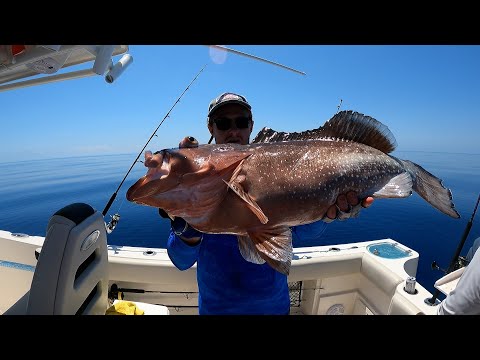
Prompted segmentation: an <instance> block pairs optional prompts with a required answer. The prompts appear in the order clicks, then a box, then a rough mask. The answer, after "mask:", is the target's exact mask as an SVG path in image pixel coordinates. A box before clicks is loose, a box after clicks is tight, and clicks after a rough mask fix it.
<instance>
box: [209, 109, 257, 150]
mask: <svg viewBox="0 0 480 360" xmlns="http://www.w3.org/2000/svg"><path fill="white" fill-rule="evenodd" d="M251 117H252V114H251V113H250V111H248V110H247V109H245V108H244V107H243V106H241V105H238V104H227V105H224V106H222V107H220V108H218V109H217V110H216V111H215V112H214V113H213V114H212V115H210V120H211V121H213V122H212V123H211V124H209V125H208V130H210V134H212V135H213V137H214V138H215V143H216V144H226V143H237V144H241V145H246V144H248V143H249V142H250V134H251V133H252V130H253V120H249V121H245V119H242V118H248V119H251ZM216 121H218V125H217V123H216ZM245 124H247V127H242V126H244V125H245ZM237 125H239V126H237ZM224 127H228V129H226V130H225V129H224Z"/></svg>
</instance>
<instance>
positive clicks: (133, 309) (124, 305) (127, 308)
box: [105, 301, 145, 315]
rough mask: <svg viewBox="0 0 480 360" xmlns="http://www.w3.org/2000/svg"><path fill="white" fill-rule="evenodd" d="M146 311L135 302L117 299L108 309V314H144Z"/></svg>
mask: <svg viewBox="0 0 480 360" xmlns="http://www.w3.org/2000/svg"><path fill="white" fill-rule="evenodd" d="M144 313H145V312H144V311H143V310H142V309H139V308H138V307H137V305H136V304H135V303H134V302H131V301H117V302H115V303H114V304H113V305H112V306H110V307H109V308H108V309H107V312H106V313H105V314H106V315H143V314H144Z"/></svg>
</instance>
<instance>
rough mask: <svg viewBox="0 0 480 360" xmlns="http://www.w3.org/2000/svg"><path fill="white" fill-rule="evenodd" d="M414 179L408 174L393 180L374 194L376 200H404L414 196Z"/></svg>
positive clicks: (402, 174)
mask: <svg viewBox="0 0 480 360" xmlns="http://www.w3.org/2000/svg"><path fill="white" fill-rule="evenodd" d="M412 186H413V182H412V177H411V176H410V174H409V173H408V172H404V173H401V174H399V175H397V176H395V177H393V178H391V179H390V181H389V182H388V183H387V184H386V185H385V186H384V187H383V188H381V189H380V190H378V191H376V192H375V193H373V195H372V196H373V197H376V198H404V197H408V196H410V195H412Z"/></svg>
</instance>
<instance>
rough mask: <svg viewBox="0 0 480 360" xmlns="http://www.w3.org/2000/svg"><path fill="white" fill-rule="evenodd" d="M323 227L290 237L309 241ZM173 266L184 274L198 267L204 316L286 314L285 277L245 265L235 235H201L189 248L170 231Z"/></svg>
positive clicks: (319, 224) (305, 227) (296, 230)
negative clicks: (193, 267) (200, 238)
mask: <svg viewBox="0 0 480 360" xmlns="http://www.w3.org/2000/svg"><path fill="white" fill-rule="evenodd" d="M326 225H327V224H326V223H324V222H322V221H318V222H316V223H313V224H308V225H303V226H298V227H295V228H292V237H293V241H294V243H295V241H296V240H298V239H301V240H302V241H308V240H309V238H311V239H313V238H315V239H316V242H317V243H318V236H320V235H321V234H322V233H323V231H324V230H325V227H326ZM167 252H168V255H169V257H170V259H171V260H172V262H173V264H174V265H175V266H176V267H177V268H178V269H180V270H186V269H188V268H190V267H191V266H193V264H195V262H196V263H197V282H198V290H199V295H198V311H199V314H200V315H207V314H252V315H257V314H265V315H275V314H288V313H289V311H290V294H289V291H288V283H287V276H286V275H284V274H282V273H280V272H278V271H276V270H274V269H273V268H272V267H271V266H270V265H268V264H267V263H264V264H261V265H259V264H254V263H251V262H249V261H246V260H245V259H244V258H243V257H242V255H241V254H240V251H239V249H238V240H237V237H236V236H235V235H226V234H203V237H202V240H201V242H200V243H199V244H197V245H195V246H191V245H188V244H187V243H185V242H184V241H183V240H182V239H180V238H179V237H178V236H176V235H175V234H174V233H173V231H170V236H169V238H168V241H167Z"/></svg>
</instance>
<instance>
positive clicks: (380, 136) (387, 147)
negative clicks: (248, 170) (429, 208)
mask: <svg viewBox="0 0 480 360" xmlns="http://www.w3.org/2000/svg"><path fill="white" fill-rule="evenodd" d="M323 138H335V139H341V140H349V141H355V142H358V143H362V144H365V145H368V146H371V147H373V148H376V149H378V150H380V151H383V152H384V153H386V154H388V153H390V152H392V151H393V150H395V147H396V146H397V144H396V140H395V137H394V136H393V134H392V133H391V131H390V130H389V129H388V127H387V126H386V125H384V124H382V123H381V122H380V121H378V120H375V119H374V118H372V117H371V116H367V115H364V114H361V113H358V112H356V111H352V110H344V111H340V112H339V113H337V114H335V115H334V116H333V117H332V118H331V119H330V120H328V121H327V122H326V123H325V124H324V125H323V126H321V127H319V128H318V129H314V130H307V131H303V132H292V133H287V132H278V131H275V130H273V129H270V128H263V129H262V130H260V132H259V133H258V134H257V136H255V138H254V139H253V141H252V143H265V142H277V141H293V140H318V139H323Z"/></svg>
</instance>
